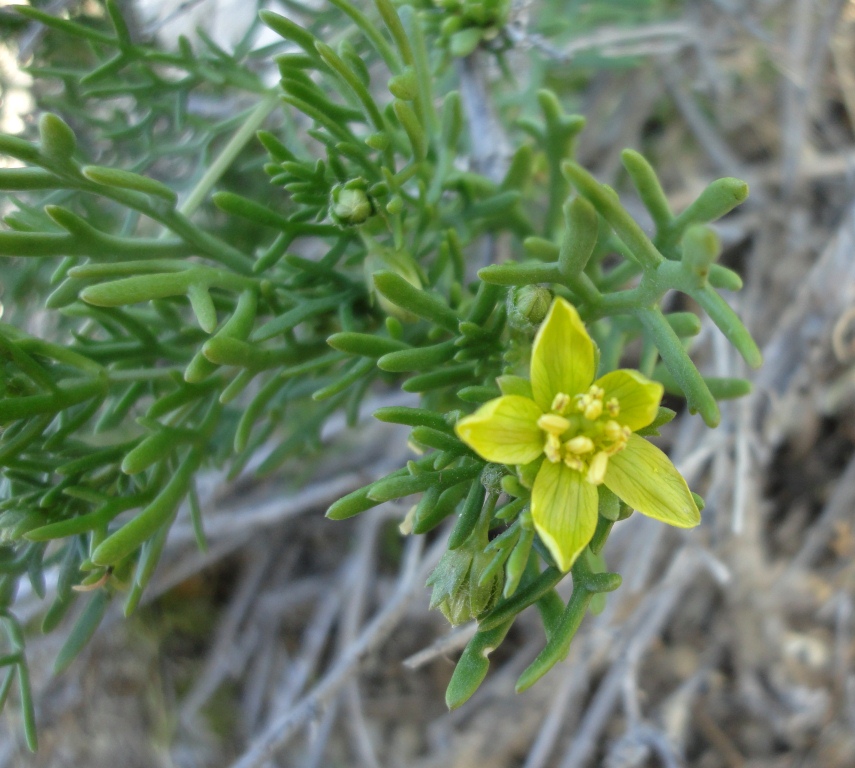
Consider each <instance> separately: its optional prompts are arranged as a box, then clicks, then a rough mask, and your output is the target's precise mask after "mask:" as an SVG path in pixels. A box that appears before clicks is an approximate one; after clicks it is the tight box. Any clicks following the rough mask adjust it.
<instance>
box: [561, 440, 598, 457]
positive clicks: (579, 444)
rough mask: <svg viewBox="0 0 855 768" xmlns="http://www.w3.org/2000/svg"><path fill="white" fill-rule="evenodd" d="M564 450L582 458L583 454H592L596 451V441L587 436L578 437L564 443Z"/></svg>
mask: <svg viewBox="0 0 855 768" xmlns="http://www.w3.org/2000/svg"><path fill="white" fill-rule="evenodd" d="M564 448H565V449H566V450H567V452H568V453H572V454H575V455H577V456H581V455H582V454H585V453H590V452H591V451H593V450H594V441H593V440H591V438H590V437H586V436H585V435H577V436H576V437H574V438H573V439H572V440H568V441H567V442H566V443H564Z"/></svg>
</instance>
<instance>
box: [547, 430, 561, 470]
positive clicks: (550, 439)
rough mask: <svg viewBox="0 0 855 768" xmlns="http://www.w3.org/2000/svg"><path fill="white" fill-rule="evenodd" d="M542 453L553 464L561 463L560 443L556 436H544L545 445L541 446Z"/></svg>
mask: <svg viewBox="0 0 855 768" xmlns="http://www.w3.org/2000/svg"><path fill="white" fill-rule="evenodd" d="M543 453H544V454H545V455H546V458H547V459H548V460H549V461H551V462H552V463H553V464H557V463H558V462H559V461H561V441H560V440H559V439H558V435H552V434H549V435H547V436H546V445H544V446H543Z"/></svg>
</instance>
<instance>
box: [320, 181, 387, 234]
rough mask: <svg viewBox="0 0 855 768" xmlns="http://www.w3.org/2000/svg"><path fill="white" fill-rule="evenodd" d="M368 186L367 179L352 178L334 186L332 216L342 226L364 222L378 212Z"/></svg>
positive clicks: (330, 210) (331, 206)
mask: <svg viewBox="0 0 855 768" xmlns="http://www.w3.org/2000/svg"><path fill="white" fill-rule="evenodd" d="M367 186H368V185H367V184H366V182H365V179H351V180H350V181H348V182H346V183H344V184H336V186H334V187H333V188H332V192H331V194H330V209H329V213H330V218H331V219H332V220H333V221H334V222H335V223H336V224H338V225H339V226H340V227H354V226H357V225H359V224H363V223H365V222H366V221H368V219H370V218H371V217H372V216H373V215H374V214H375V213H376V208H375V207H374V201H373V200H372V199H371V197H370V195H369V194H368V191H367Z"/></svg>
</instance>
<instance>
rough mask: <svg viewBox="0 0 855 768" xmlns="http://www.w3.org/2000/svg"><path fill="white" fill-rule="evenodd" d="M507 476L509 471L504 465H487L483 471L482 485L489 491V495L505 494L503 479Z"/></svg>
mask: <svg viewBox="0 0 855 768" xmlns="http://www.w3.org/2000/svg"><path fill="white" fill-rule="evenodd" d="M507 474H508V470H507V469H506V468H505V465H504V464H487V465H486V466H485V467H484V469H482V470H481V484H482V485H483V486H484V488H485V489H486V490H487V493H492V494H494V495H496V496H498V495H499V494H500V493H504V489H503V488H502V478H503V477H505V476H506V475H507Z"/></svg>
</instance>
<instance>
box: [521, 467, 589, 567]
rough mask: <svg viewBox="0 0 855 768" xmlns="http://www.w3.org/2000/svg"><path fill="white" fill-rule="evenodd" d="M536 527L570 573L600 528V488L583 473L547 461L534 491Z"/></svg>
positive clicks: (532, 502)
mask: <svg viewBox="0 0 855 768" xmlns="http://www.w3.org/2000/svg"><path fill="white" fill-rule="evenodd" d="M531 516H532V519H533V520H534V527H535V530H536V531H537V533H538V535H539V536H540V538H541V540H542V541H543V543H544V544H545V545H546V547H547V549H549V552H550V554H551V555H552V557H553V558H554V559H555V562H556V564H557V565H558V567H559V568H560V569H561V570H562V571H569V570H570V567H571V566H572V565H573V563H574V562H575V560H576V558H577V557H578V556H579V553H580V552H582V550H583V549H585V547H587V546H588V543H589V542H590V541H591V537H592V536H593V535H594V530H595V529H596V527H597V489H596V487H595V486H593V485H591V484H590V483H589V482H586V481H585V479H584V478H583V477H582V475H581V473H579V472H577V471H576V470H574V469H569V468H568V467H565V466H564V464H561V463H558V464H553V463H552V462H549V461H544V462H543V465H542V466H541V468H540V472H538V473H537V478H535V481H534V488H532V491H531Z"/></svg>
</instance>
